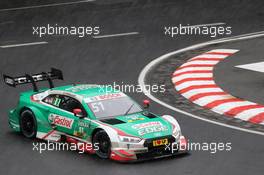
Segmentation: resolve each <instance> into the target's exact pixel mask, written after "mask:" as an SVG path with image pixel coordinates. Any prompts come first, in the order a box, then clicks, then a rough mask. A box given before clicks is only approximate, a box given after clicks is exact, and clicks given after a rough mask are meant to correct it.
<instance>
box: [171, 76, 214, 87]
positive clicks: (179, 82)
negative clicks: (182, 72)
mask: <svg viewBox="0 0 264 175" xmlns="http://www.w3.org/2000/svg"><path fill="white" fill-rule="evenodd" d="M211 80H214V79H213V78H212V77H202V78H185V79H183V80H181V81H178V82H176V83H174V85H175V86H178V85H180V84H182V83H185V82H188V81H211Z"/></svg>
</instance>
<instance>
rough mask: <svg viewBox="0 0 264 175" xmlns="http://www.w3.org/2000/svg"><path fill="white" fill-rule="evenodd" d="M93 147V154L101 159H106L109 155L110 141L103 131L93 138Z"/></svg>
mask: <svg viewBox="0 0 264 175" xmlns="http://www.w3.org/2000/svg"><path fill="white" fill-rule="evenodd" d="M93 145H94V146H95V145H96V147H95V148H97V149H95V153H96V155H97V156H99V157H100V158H102V159H108V158H109V157H110V153H111V141H110V138H109V136H108V135H107V133H106V132H105V131H104V130H99V131H97V132H96V133H95V134H94V136H93Z"/></svg>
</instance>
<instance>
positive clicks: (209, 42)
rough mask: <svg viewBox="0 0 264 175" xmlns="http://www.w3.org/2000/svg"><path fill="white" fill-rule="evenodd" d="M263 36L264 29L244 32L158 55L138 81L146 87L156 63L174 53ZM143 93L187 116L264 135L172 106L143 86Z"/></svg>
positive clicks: (262, 133) (143, 71)
mask: <svg viewBox="0 0 264 175" xmlns="http://www.w3.org/2000/svg"><path fill="white" fill-rule="evenodd" d="M261 36H264V31H260V32H254V33H249V34H244V35H239V36H234V37H228V38H222V39H219V40H213V41H208V42H204V43H200V44H196V45H193V46H189V47H186V48H184V49H180V50H177V51H174V52H170V53H167V54H165V55H163V56H161V57H158V58H156V59H154V60H153V61H151V62H150V63H149V64H148V65H146V66H145V67H144V69H143V70H142V71H141V72H140V74H139V77H138V83H139V85H141V87H145V77H146V75H147V73H148V72H149V71H150V70H151V69H152V68H153V67H154V66H155V65H157V64H158V63H160V62H162V61H163V60H166V59H168V58H169V57H170V56H172V55H175V54H180V53H183V52H186V51H189V50H194V49H198V48H202V47H205V46H209V45H212V44H217V43H225V42H231V41H238V40H246V39H251V38H258V37H261ZM143 93H144V94H145V95H146V96H147V97H149V98H150V99H152V100H153V101H155V102H157V103H159V104H161V105H163V106H164V107H166V108H168V109H171V110H173V111H176V112H179V113H182V114H184V115H186V116H189V117H192V118H196V119H199V120H202V121H206V122H208V123H213V124H216V125H220V126H224V127H227V128H232V129H236V130H240V131H245V132H248V133H253V134H259V135H263V136H264V132H259V131H254V130H250V129H245V128H240V127H237V126H232V125H228V124H225V123H221V122H217V121H213V120H209V119H206V118H203V117H200V116H198V115H194V114H192V113H189V112H186V111H183V110H181V109H179V108H176V107H174V106H171V105H169V104H167V103H165V102H163V101H161V100H159V99H158V98H156V97H155V96H153V95H151V94H150V93H149V92H148V91H147V90H146V89H144V88H143Z"/></svg>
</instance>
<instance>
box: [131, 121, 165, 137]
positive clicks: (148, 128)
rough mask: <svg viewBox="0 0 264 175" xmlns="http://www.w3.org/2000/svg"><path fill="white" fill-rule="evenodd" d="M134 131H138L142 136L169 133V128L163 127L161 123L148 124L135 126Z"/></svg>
mask: <svg viewBox="0 0 264 175" xmlns="http://www.w3.org/2000/svg"><path fill="white" fill-rule="evenodd" d="M132 128H134V129H138V134H139V135H140V136H142V135H145V134H150V133H157V132H162V131H167V130H168V127H167V126H164V125H162V124H161V123H160V122H158V121H157V122H147V123H140V124H135V125H133V126H132Z"/></svg>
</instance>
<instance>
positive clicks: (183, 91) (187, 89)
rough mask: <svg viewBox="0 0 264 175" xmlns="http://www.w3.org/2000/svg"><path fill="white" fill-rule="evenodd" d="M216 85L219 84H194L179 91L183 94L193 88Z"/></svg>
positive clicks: (214, 86) (213, 86)
mask: <svg viewBox="0 0 264 175" xmlns="http://www.w3.org/2000/svg"><path fill="white" fill-rule="evenodd" d="M216 87H217V86H216V85H215V84H205V85H194V86H190V87H187V88H184V89H182V90H180V91H179V92H180V93H181V94H183V93H185V92H188V91H190V90H193V89H203V88H216Z"/></svg>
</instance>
